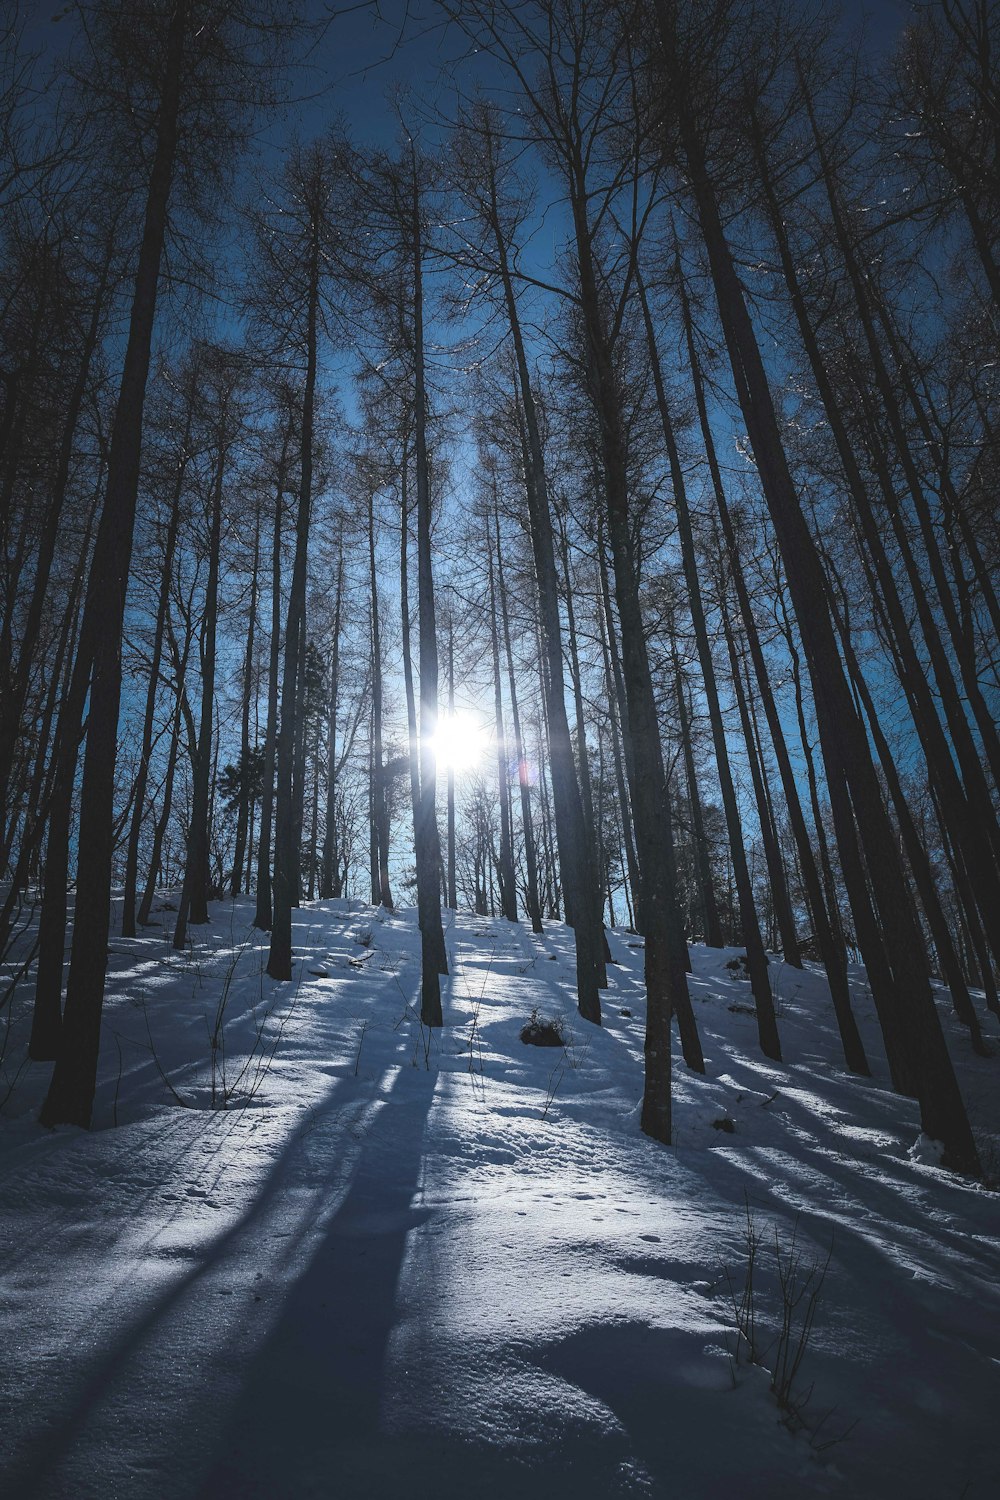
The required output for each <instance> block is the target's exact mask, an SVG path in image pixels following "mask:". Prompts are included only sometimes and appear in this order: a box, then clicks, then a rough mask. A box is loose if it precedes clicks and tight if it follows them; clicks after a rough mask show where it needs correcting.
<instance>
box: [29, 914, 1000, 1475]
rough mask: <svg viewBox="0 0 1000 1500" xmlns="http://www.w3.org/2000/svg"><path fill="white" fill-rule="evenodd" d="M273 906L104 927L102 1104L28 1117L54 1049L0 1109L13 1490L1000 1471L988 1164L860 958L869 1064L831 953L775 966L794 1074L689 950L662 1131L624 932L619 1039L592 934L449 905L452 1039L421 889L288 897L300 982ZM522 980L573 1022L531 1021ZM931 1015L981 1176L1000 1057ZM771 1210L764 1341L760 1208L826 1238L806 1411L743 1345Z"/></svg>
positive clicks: (783, 1242) (996, 1279) (783, 1237)
mask: <svg viewBox="0 0 1000 1500" xmlns="http://www.w3.org/2000/svg"><path fill="white" fill-rule="evenodd" d="M251 915H252V908H251V906H250V905H249V904H248V903H246V902H237V903H235V905H234V906H233V907H227V906H218V907H216V908H215V909H214V915H213V924H212V926H211V928H209V929H204V928H203V929H194V930H193V937H194V944H193V948H192V950H191V951H190V952H189V953H188V954H186V955H177V954H174V953H173V951H172V949H171V948H170V946H169V943H168V942H167V941H166V938H165V932H166V931H168V930H169V929H167V928H161V929H150V930H149V932H147V934H146V935H145V936H144V937H142V938H140V939H138V940H136V941H134V942H125V941H123V940H121V939H120V938H117V937H116V938H113V939H112V954H111V959H110V965H111V979H110V986H109V992H110V998H109V1002H108V1006H107V1009H106V1016H105V1027H104V1037H103V1053H102V1064H101V1083H100V1087H99V1091H98V1097H97V1103H96V1110H95V1128H94V1129H93V1130H92V1131H91V1132H90V1133H84V1132H82V1131H76V1130H70V1129H62V1130H57V1131H54V1132H44V1131H41V1130H40V1129H39V1128H38V1126H37V1125H35V1124H34V1123H33V1115H34V1112H35V1111H36V1110H37V1106H38V1103H39V1100H40V1098H41V1095H42V1092H43V1090H44V1087H45V1083H46V1079H47V1073H48V1069H46V1068H43V1067H40V1066H32V1067H31V1068H29V1069H27V1070H26V1071H24V1072H23V1073H22V1074H21V1076H20V1078H19V1079H18V1081H17V1084H16V1087H15V1088H14V1090H13V1092H12V1093H11V1094H10V1096H9V1098H7V1100H6V1103H5V1106H4V1109H3V1113H2V1115H0V1195H2V1197H0V1203H2V1210H0V1213H2V1223H0V1350H2V1356H0V1495H2V1496H3V1497H4V1500H15V1497H17V1500H20V1497H28V1496H31V1497H44V1500H63V1497H65V1500H69V1497H72V1500H89V1497H106V1496H107V1497H111V1496H118V1497H124V1500H133V1497H134V1500H182V1497H183V1500H188V1497H196V1496H198V1497H201V1496H204V1497H206V1500H207V1497H213V1500H231V1497H232V1500H236V1497H260V1500H265V1497H266V1500H310V1497H327V1496H330V1497H334V1496H336V1497H346V1500H352V1497H362V1496H364V1497H369V1496H370V1497H382V1496H385V1497H389V1496H391V1497H393V1500H395V1497H397V1496H399V1495H405V1496H408V1497H410V1500H423V1497H432V1496H433V1497H439V1500H451V1497H459V1496H462V1497H465V1496H466V1495H472V1496H477V1497H478V1496H483V1497H514V1500H534V1497H539V1500H540V1497H542V1496H544V1497H546V1500H561V1497H563V1496H565V1497H567V1500H569V1497H572V1500H603V1497H613V1496H657V1497H671V1500H683V1497H715V1496H720V1497H722V1496H725V1497H729V1496H732V1495H741V1496H746V1497H765V1496H767V1497H771V1500H781V1497H785V1496H788V1497H791V1496H811V1495H819V1496H826V1495H830V1496H863V1497H879V1500H882V1497H895V1496H907V1497H909V1500H960V1497H968V1500H986V1497H994V1496H996V1495H998V1494H1000V1425H998V1420H997V1411H998V1407H1000V1338H998V1334H1000V1195H998V1194H997V1193H996V1192H992V1191H988V1190H987V1189H985V1188H983V1187H980V1186H978V1185H975V1184H971V1183H968V1182H964V1181H962V1180H960V1179H957V1178H954V1177H951V1176H949V1175H948V1174H945V1173H943V1172H941V1171H940V1170H939V1169H938V1168H937V1167H936V1166H935V1165H934V1153H933V1149H932V1147H931V1145H930V1143H927V1142H922V1141H919V1140H918V1126H917V1122H916V1113H915V1109H914V1107H913V1106H912V1105H911V1104H910V1103H909V1102H907V1101H905V1100H901V1099H899V1098H897V1097H895V1096H894V1095H893V1094H892V1093H891V1092H890V1091H889V1088H888V1085H887V1080H886V1070H885V1066H884V1060H883V1058H882V1055H881V1050H880V1048H879V1046H878V1043H877V1040H876V1037H877V1032H876V1029H875V1025H874V1020H873V1016H872V1013H871V1006H870V1004H869V1003H868V1001H867V999H866V996H865V986H864V976H863V974H862V973H860V972H858V974H856V975H855V992H856V1001H857V1007H858V1011H859V1017H860V1019H861V1021H862V1025H863V1029H864V1035H865V1039H866V1042H867V1044H868V1046H869V1054H870V1056H871V1058H872V1060H873V1063H874V1065H875V1069H876V1077H875V1078H874V1079H873V1080H871V1081H864V1080H857V1079H854V1078H851V1077H850V1076H849V1075H848V1074H846V1072H845V1071H844V1069H843V1067H842V1065H841V1063H840V1061H839V1055H838V1049H837V1043H836V1035H835V1031H834V1028H833V1021H832V1015H831V1012H830V1006H829V1000H828V998H827V995H826V989H825V984H824V983H823V981H822V980H821V978H820V977H819V975H818V974H817V973H805V974H803V973H799V972H797V971H795V970H792V969H789V968H787V967H786V966H783V965H782V964H780V963H779V962H778V961H777V960H775V962H774V965H773V968H772V978H773V983H774V987H775V991H776V993H777V995H778V996H779V1002H778V1008H779V1022H780V1026H781V1033H782V1042H783V1047H784V1050H785V1057H786V1061H785V1063H784V1064H782V1065H775V1064H773V1063H771V1062H769V1061H767V1060H766V1059H764V1058H763V1057H762V1056H761V1055H760V1053H759V1052H758V1051H757V1049H756V1046H755V1034H756V1032H755V1022H754V1019H753V1016H752V1013H751V1010H750V994H749V985H748V984H747V983H746V981H745V980H743V979H741V978H740V977H738V975H737V974H735V973H733V972H732V971H730V970H729V969H727V967H726V964H727V961H729V960H731V959H732V958H733V956H734V952H733V950H730V951H728V952H724V953H720V952H718V951H711V950H706V949H695V950H694V954H693V959H694V964H695V976H694V978H693V981H692V993H693V996H694V1000H695V1008H696V1012H697V1016H698V1021H699V1024H700V1027H701V1031H702V1037H703V1041H704V1046H705V1053H706V1058H707V1064H708V1076H707V1077H705V1078H701V1077H697V1076H695V1075H693V1074H690V1073H688V1072H687V1070H686V1069H685V1068H684V1066H683V1063H681V1061H680V1057H679V1051H678V1054H677V1069H676V1090H675V1131H676V1145H675V1146H674V1147H673V1148H671V1149H664V1148H662V1147H660V1146H657V1145H655V1144H653V1143H652V1142H650V1141H648V1140H647V1139H646V1138H645V1137H643V1136H642V1135H641V1133H640V1132H639V1128H638V1110H637V1105H638V1100H639V1096H640V1092H641V1078H642V1036H643V992H642V985H641V967H642V953H641V949H640V947H639V943H638V940H636V939H635V938H631V937H629V936H628V935H627V934H625V933H624V932H619V933H615V934H613V935H612V938H611V942H612V948H613V951H614V956H615V958H616V960H618V966H617V967H615V968H613V969H612V970H611V971H610V973H611V979H610V989H609V990H608V991H607V993H606V996H605V1002H604V1003H605V1018H606V1025H605V1026H604V1028H603V1029H600V1030H598V1029H596V1028H593V1027H590V1026H588V1025H587V1024H586V1023H584V1022H583V1021H581V1020H580V1019H579V1018H578V1016H577V1015H576V1013H575V1009H574V1003H573V985H572V962H571V954H572V947H571V934H568V933H567V932H566V931H565V930H564V929H563V928H562V927H560V926H558V925H556V924H553V925H551V926H550V927H549V928H548V929H547V931H546V932H545V934H544V935H543V936H541V937H538V938H536V937H533V936H532V935H531V933H530V932H529V931H528V930H527V929H526V928H525V927H523V926H518V927H511V926H510V925H509V924H506V923H504V922H503V921H500V920H496V921H491V920H487V919H482V918H476V917H473V916H471V915H468V914H460V915H459V916H457V917H455V918H453V919H451V920H452V925H451V926H450V928H449V931H448V934H447V938H448V946H449V951H450V954H451V959H452V977H451V979H450V981H449V982H448V984H447V987H446V989H445V1015H446V1020H447V1023H448V1024H447V1025H446V1027H445V1029H444V1030H443V1031H442V1032H440V1033H435V1034H431V1033H429V1032H427V1031H426V1030H424V1029H422V1028H421V1026H420V1023H419V1019H418V1016H417V1014H416V1010H415V1002H416V998H417V985H418V977H419V962H418V952H417V934H416V925H415V916H414V914H413V913H412V912H404V913H399V914H396V915H392V916H389V915H387V914H385V913H384V912H381V911H376V910H374V909H372V908H368V907H360V906H358V905H357V904H354V905H353V906H352V905H351V904H349V903H346V902H324V903H317V904H315V905H310V906H308V907H306V908H304V909H303V910H302V911H301V912H299V913H298V914H297V921H296V931H295V946H296V953H297V955H298V956H299V958H300V963H299V965H298V974H299V978H298V982H297V983H296V984H294V985H274V984H272V983H271V981H269V980H268V979H267V978H266V976H264V975H263V972H262V969H263V963H264V961H265V959H266V947H264V946H263V945H262V942H261V939H260V935H259V934H257V933H254V932H253V931H252V930H251V929H250V927H249V921H250V918H251ZM162 920H164V921H167V920H168V918H167V917H164V918H162ZM26 998H27V996H26V995H25V994H24V993H23V992H19V995H18V997H17V998H16V1000H15V1009H14V1012H13V1020H12V1031H11V1035H10V1037H9V1039H8V1045H7V1050H6V1057H5V1061H4V1063H3V1067H2V1069H0V1099H2V1098H3V1097H4V1095H5V1094H7V1089H8V1085H9V1083H10V1081H11V1078H12V1076H13V1075H14V1074H15V1072H16V1070H17V1066H18V1063H19V1060H20V1057H21V1056H23V1039H22V1034H21V1031H20V1028H23V1025H24V1012H25V1004H24V1002H25V999H26ZM945 998H946V997H944V996H942V1001H944V999H945ZM18 1007H20V1009H18ZM220 1011H221V1014H220ZM532 1011H537V1012H538V1014H539V1015H540V1016H541V1017H545V1018H549V1017H556V1018H562V1021H563V1026H564V1035H565V1043H566V1044H565V1046H562V1047H551V1048H540V1047H530V1046H526V1045H524V1044H523V1043H522V1042H521V1041H520V1039H519V1033H520V1030H521V1027H522V1026H523V1025H524V1023H525V1021H526V1020H527V1019H528V1018H529V1016H530V1015H531V1013H532ZM942 1014H943V1017H944V1020H945V1024H946V1026H947V1029H948V1033H949V1036H950V1038H951V1039H952V1042H953V1051H954V1055H955V1057H956V1062H957V1064H958V1066H959V1068H960V1071H961V1075H962V1079H963V1086H964V1088H965V1090H966V1095H967V1097H968V1099H969V1103H970V1109H971V1112H972V1114H973V1117H974V1121H975V1124H976V1125H977V1128H978V1130H979V1131H980V1140H981V1143H982V1144H983V1146H984V1148H985V1150H986V1152H987V1154H989V1153H992V1162H993V1169H994V1171H995V1170H996V1162H997V1160H998V1156H997V1150H998V1148H997V1131H998V1126H1000V1106H998V1090H997V1079H998V1070H1000V1057H997V1058H995V1059H979V1058H975V1057H974V1056H973V1055H972V1053H971V1051H970V1049H969V1047H968V1045H967V1044H966V1042H965V1040H964V1035H963V1033H962V1032H961V1030H960V1028H958V1027H957V1026H956V1025H955V1024H954V1023H953V1020H952V1018H951V1016H950V1015H949V1014H947V1012H945V1011H943V1012H942ZM986 1029H987V1032H988V1034H989V1035H990V1036H991V1037H992V1038H995V1037H996V1031H997V1028H996V1025H995V1022H994V1021H993V1020H992V1018H988V1024H987V1026H986ZM213 1035H214V1038H215V1046H214V1048H213V1044H212V1038H213ZM213 1057H214V1067H213ZM213 1079H214V1081H213ZM213 1090H214V1098H215V1103H216V1106H218V1105H219V1104H221V1103H222V1102H223V1099H224V1098H226V1102H227V1103H228V1107H227V1108H225V1109H222V1108H219V1107H215V1108H213V1107H212V1101H213ZM227 1096H228V1097H227ZM115 1121H117V1128H113V1126H114V1122H115ZM747 1204H749V1209H750V1213H751V1216H752V1221H753V1225H754V1227H755V1229H756V1231H757V1232H759V1233H760V1234H761V1235H762V1236H763V1238H762V1242H761V1245H760V1249H759V1251H758V1254H757V1263H756V1268H755V1277H754V1308H755V1316H756V1321H757V1325H758V1344H759V1347H760V1351H761V1353H762V1356H763V1358H764V1360H765V1363H766V1364H768V1365H770V1366H772V1367H773V1365H774V1362H775V1359H776V1349H775V1346H774V1344H773V1339H774V1335H775V1332H776V1329H777V1326H778V1323H779V1321H780V1317H781V1308H782V1302H781V1297H780V1293H779V1288H778V1284H777V1277H776V1273H775V1237H777V1243H778V1246H779V1248H780V1250H781V1252H782V1254H783V1255H786V1254H787V1253H788V1252H789V1250H790V1249H791V1247H792V1236H793V1233H795V1234H796V1241H795V1244H796V1246H797V1247H798V1250H799V1251H800V1252H801V1255H802V1264H803V1274H805V1272H806V1271H807V1270H808V1268H809V1267H810V1266H812V1265H817V1264H818V1265H819V1266H822V1265H823V1263H825V1261H826V1259H827V1256H828V1255H829V1267H828V1270H827V1273H826V1278H825V1282H824V1284H823V1286H822V1290H821V1292H820V1295H819V1299H818V1302H817V1305H816V1318H815V1325H814V1330H813V1333H812V1336H811V1338H810V1340H809V1343H808V1346H807V1348H806V1352H805V1355H804V1359H803V1363H802V1366H801V1370H800V1372H799V1377H798V1379H797V1381H796V1385H795V1388H794V1392H793V1394H794V1395H795V1396H796V1397H797V1398H798V1399H799V1400H801V1399H804V1398H805V1397H806V1396H808V1395H809V1393H810V1391H811V1396H810V1397H809V1400H808V1404H807V1405H806V1407H805V1411H804V1414H803V1419H802V1422H801V1423H794V1422H793V1423H791V1424H789V1423H788V1422H787V1421H786V1420H784V1418H783V1413H782V1412H781V1410H780V1409H779V1407H778V1405H777V1403H776V1401H775V1398H774V1395H773V1394H772V1392H771V1389H770V1385H771V1381H770V1376H769V1375H768V1374H767V1373H765V1371H764V1370H763V1369H761V1368H757V1367H754V1366H753V1365H751V1364H749V1363H747V1362H746V1360H745V1357H744V1355H743V1354H742V1352H741V1359H740V1361H739V1363H737V1364H734V1361H733V1358H732V1356H733V1353H734V1351H736V1347H737V1340H736V1334H735V1316H734V1310H733V1302H732V1296H731V1289H732V1290H733V1291H735V1294H736V1296H737V1298H738V1297H739V1296H740V1294H741V1293H742V1291H743V1287H744V1280H745V1271H746V1261H747V1250H746V1208H747ZM804 1310H805V1302H803V1303H800V1305H799V1309H798V1310H797V1312H796V1314H795V1326H796V1327H797V1326H798V1319H799V1318H800V1317H801V1314H802V1313H803V1312H804ZM793 1342H794V1341H793ZM827 1414H828V1415H827ZM794 1428H797V1430H792V1429H794Z"/></svg>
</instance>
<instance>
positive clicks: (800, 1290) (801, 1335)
mask: <svg viewBox="0 0 1000 1500" xmlns="http://www.w3.org/2000/svg"><path fill="white" fill-rule="evenodd" d="M731 1123H732V1122H730V1124H731ZM715 1125H716V1127H717V1128H719V1129H724V1128H725V1127H724V1125H723V1124H722V1123H721V1122H720V1121H715ZM743 1240H744V1245H745V1249H746V1267H745V1270H744V1274H743V1286H742V1288H741V1289H739V1290H737V1287H736V1284H735V1283H734V1281H733V1278H732V1276H731V1275H730V1273H729V1271H728V1269H726V1268H725V1267H724V1268H723V1274H724V1276H725V1279H726V1284H727V1286H728V1288H729V1296H730V1299H731V1301H732V1308H733V1318H734V1321H735V1323H736V1343H735V1347H733V1348H732V1349H731V1351H730V1360H731V1363H732V1367H733V1380H734V1382H735V1379H736V1366H737V1365H739V1364H740V1363H742V1362H743V1361H744V1360H745V1361H746V1362H747V1363H749V1364H752V1365H758V1366H760V1367H761V1368H762V1369H764V1370H767V1372H768V1373H769V1374H770V1377H771V1390H772V1392H773V1393H774V1398H775V1400H776V1401H777V1403H778V1406H779V1407H780V1408H781V1410H782V1412H784V1414H785V1420H786V1422H787V1423H788V1425H789V1426H790V1427H792V1428H794V1429H796V1430H798V1429H801V1428H811V1429H814V1430H815V1431H818V1424H816V1423H815V1422H809V1421H807V1419H806V1415H805V1411H806V1407H807V1406H808V1404H809V1400H810V1397H811V1395H812V1386H809V1387H808V1389H806V1390H805V1391H803V1390H802V1388H801V1378H800V1376H801V1369H802V1361H803V1359H804V1358H805V1355H806V1351H807V1349H808V1347H809V1341H810V1339H811V1338H812V1331H813V1325H814V1323H815V1320H816V1311H817V1308H818V1305H819V1299H820V1296H821V1294H822V1291H823V1285H824V1282H825V1281H826V1273H827V1270H828V1269H829V1266H830V1257H831V1256H832V1254H833V1246H832V1245H831V1247H830V1250H829V1252H828V1253H827V1256H826V1259H825V1260H806V1259H805V1258H804V1257H803V1253H802V1248H801V1246H800V1244H799V1240H798V1220H797V1219H796V1221H795V1224H794V1225H793V1226H792V1232H791V1235H790V1236H789V1237H788V1238H787V1239H785V1240H784V1241H783V1240H782V1239H781V1236H780V1235H779V1233H778V1229H777V1226H775V1229H774V1271H775V1272H776V1280H777V1287H776V1291H777V1295H778V1297H779V1298H780V1303H781V1305H780V1308H779V1309H778V1310H777V1320H776V1321H777V1333H776V1334H775V1335H774V1336H773V1337H772V1339H771V1341H770V1343H768V1344H764V1343H763V1342H762V1327H761V1323H762V1314H761V1309H760V1306H759V1303H760V1298H759V1287H760V1270H761V1265H760V1262H761V1250H762V1248H763V1246H764V1244H765V1238H764V1234H763V1232H762V1231H760V1230H758V1228H757V1225H756V1223H755V1222H754V1217H753V1212H752V1210H751V1208H750V1203H749V1200H748V1201H747V1204H746V1222H745V1225H744V1229H743ZM769 1321H770V1320H769ZM827 1415H829V1413H828V1414H827ZM823 1420H824V1421H825V1420H826V1418H824V1419H823ZM844 1435H845V1436H846V1434H844ZM834 1441H838V1440H837V1439H834Z"/></svg>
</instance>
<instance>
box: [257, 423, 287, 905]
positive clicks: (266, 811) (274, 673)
mask: <svg viewBox="0 0 1000 1500" xmlns="http://www.w3.org/2000/svg"><path fill="white" fill-rule="evenodd" d="M291 442H292V419H291V414H290V413H289V416H288V421H287V423H286V425H285V429H284V432H283V434H282V441H281V455H280V457H279V459H278V473H277V478H276V482H275V495H274V529H273V532H272V536H271V646H270V651H269V654H268V667H267V723H266V725H265V727H264V775H263V786H262V789H261V797H260V833H259V836H258V839H257V909H256V911H255V912H254V919H253V925H254V926H255V927H256V928H257V930H258V932H270V931H271V919H272V916H273V907H272V899H271V897H272V891H271V829H272V827H273V823H274V770H275V761H276V758H277V744H278V678H279V675H280V671H281V522H282V516H283V513H284V500H285V484H286V482H287V478H288V462H289V451H290V448H291Z"/></svg>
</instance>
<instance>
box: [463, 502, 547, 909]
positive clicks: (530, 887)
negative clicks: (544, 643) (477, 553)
mask: <svg viewBox="0 0 1000 1500" xmlns="http://www.w3.org/2000/svg"><path fill="white" fill-rule="evenodd" d="M493 525H494V533H495V536H496V544H497V593H498V595H499V598H500V621H501V625H502V628H503V643H504V655H505V657H506V660H507V693H508V696H509V698H510V716H511V721H512V724H513V728H514V753H515V755H516V756H517V781H518V787H519V789H520V793H521V830H522V833H523V836H524V864H525V870H526V874H527V892H526V903H527V908H528V918H529V920H530V922H531V930H532V932H541V931H542V930H543V929H542V906H541V901H540V899H539V894H538V856H537V854H536V851H535V828H534V823H533V821H532V815H531V773H530V771H529V769H528V762H527V759H526V756H525V749H524V736H523V735H522V733H521V715H520V711H519V709H518V702H517V677H516V674H515V672H514V652H513V650H512V649H511V637H510V610H509V609H508V607H507V586H506V583H505V580H504V573H503V549H502V547H501V545H500V515H499V512H498V511H497V510H494V512H493ZM449 648H450V636H449ZM450 664H451V656H450V651H449V667H450ZM453 681H454V677H453V676H452V677H451V678H450V682H451V683H453Z"/></svg>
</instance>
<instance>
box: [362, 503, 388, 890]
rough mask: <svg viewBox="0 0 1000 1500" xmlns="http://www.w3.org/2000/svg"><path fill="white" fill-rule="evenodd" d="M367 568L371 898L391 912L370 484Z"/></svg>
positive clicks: (380, 627) (380, 648)
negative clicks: (369, 663)
mask: <svg viewBox="0 0 1000 1500" xmlns="http://www.w3.org/2000/svg"><path fill="white" fill-rule="evenodd" d="M368 569H369V587H370V589H371V614H372V760H371V771H372V829H373V833H374V843H373V846H372V847H373V849H374V850H375V861H374V864H373V867H372V874H373V882H372V901H373V903H374V904H375V905H382V906H384V907H385V909H386V911H392V906H393V903H392V889H391V887H390V885H389V810H388V802H387V798H386V775H385V760H384V755H383V749H382V727H383V726H382V713H383V710H382V626H381V617H380V613H379V598H378V574H377V570H376V564H375V495H374V492H373V490H372V488H371V486H369V490H368Z"/></svg>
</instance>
